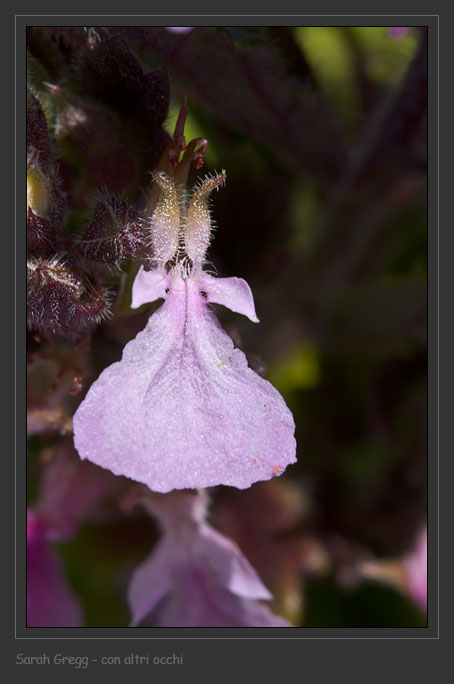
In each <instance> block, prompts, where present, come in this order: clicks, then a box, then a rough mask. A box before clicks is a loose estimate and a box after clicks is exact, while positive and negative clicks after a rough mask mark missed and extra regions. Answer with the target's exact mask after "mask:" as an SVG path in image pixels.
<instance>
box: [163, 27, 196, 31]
mask: <svg viewBox="0 0 454 684" xmlns="http://www.w3.org/2000/svg"><path fill="white" fill-rule="evenodd" d="M164 28H166V29H167V31H171V32H172V33H189V32H190V31H192V29H193V28H194V26H164Z"/></svg>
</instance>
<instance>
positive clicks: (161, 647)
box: [8, 5, 439, 676]
mask: <svg viewBox="0 0 454 684" xmlns="http://www.w3.org/2000/svg"><path fill="white" fill-rule="evenodd" d="M305 7H306V5H305ZM414 7H415V6H414V5H413V8H414ZM383 9H385V8H384V7H383ZM413 11H414V10H413ZM432 11H433V10H432ZM85 16H87V15H85ZM141 16H143V15H141ZM350 17H351V18H354V20H355V21H352V19H351V20H350V21H348V18H350ZM391 17H392V20H391ZM195 18H197V21H196V20H195ZM83 19H84V17H83V16H81V15H79V16H77V17H72V16H70V15H62V16H58V15H46V16H45V17H44V16H42V15H41V17H37V16H32V15H26V16H17V18H16V24H15V25H16V28H17V34H16V36H17V43H16V48H17V51H18V59H17V73H18V88H17V92H16V121H17V133H16V135H17V159H18V165H17V200H18V211H17V228H16V258H17V267H16V300H17V307H18V315H17V319H16V345H15V351H16V359H17V363H18V369H17V385H16V387H17V414H16V430H17V433H16V434H17V486H18V489H17V498H16V515H17V529H18V539H17V572H18V575H17V593H18V594H19V593H20V587H23V586H25V570H24V565H23V557H24V555H25V543H24V542H23V541H22V540H23V539H24V537H25V535H23V534H20V530H22V531H23V530H24V529H25V510H24V500H25V488H24V485H23V483H24V481H25V478H24V477H23V475H24V473H23V467H22V466H23V461H24V459H23V455H24V454H25V438H24V435H25V408H24V406H25V403H24V401H23V398H24V397H23V394H22V393H23V388H24V387H25V380H24V375H25V373H24V370H25V369H24V368H21V364H22V360H23V359H25V336H24V327H25V326H24V318H22V316H23V315H24V314H23V312H24V311H25V266H24V263H23V262H24V259H23V254H24V252H25V235H24V233H23V232H22V231H21V226H23V225H25V212H24V210H23V207H24V206H25V202H23V195H24V194H25V182H24V180H25V178H24V175H25V174H24V171H23V165H22V160H23V159H24V157H25V150H24V143H23V135H22V133H21V131H23V130H24V128H23V126H24V119H25V116H24V114H25V107H24V102H25V100H24V93H23V92H21V74H23V73H25V72H24V66H25V64H24V59H23V57H21V54H22V55H24V40H23V30H22V29H23V28H24V26H25V25H26V24H35V25H38V24H40V23H41V24H47V25H49V24H56V25H58V24H66V25H68V24H71V23H78V24H80V23H88V22H84V21H83ZM114 19H115V18H114V17H113V16H108V15H107V16H106V15H101V16H99V17H95V16H90V23H91V24H96V23H99V24H100V25H103V24H104V25H106V24H110V25H114V24H120V25H124V24H127V23H128V24H139V23H142V22H141V21H140V16H137V15H126V16H125V15H123V16H122V17H117V21H115V20H114ZM129 19H132V20H129ZM144 19H145V20H144V23H153V24H156V25H170V24H179V25H224V24H226V25H247V24H248V23H250V25H267V24H282V25H284V24H285V25H292V24H294V25H301V24H302V23H303V24H304V25H336V24H346V25H351V24H352V23H353V24H363V25H382V24H385V25H386V24H391V23H392V24H393V25H394V24H409V23H410V24H414V25H428V26H429V72H430V74H431V75H432V77H431V78H430V81H429V84H430V85H429V148H430V155H429V178H430V181H429V197H430V202H429V292H428V298H429V397H430V400H431V401H430V402H429V416H428V418H429V454H430V459H429V471H430V480H429V525H430V531H429V558H430V562H429V582H430V589H429V616H428V620H429V627H428V628H427V629H424V628H421V629H411V630H405V629H367V630H365V629H331V630H330V629H317V630H315V629H309V628H301V629H291V630H283V629H279V630H274V629H267V630H256V629H252V628H251V629H248V630H235V629H225V630H224V629H223V630H219V629H218V630H216V631H215V632H214V634H213V631H214V630H209V629H206V630H205V629H203V630H202V629H199V630H194V629H172V630H153V634H154V636H152V637H151V636H148V635H147V636H146V637H145V636H143V637H142V636H141V634H140V633H139V634H136V633H135V632H136V630H134V634H131V632H132V630H130V629H115V628H111V629H79V630H71V629H65V630H63V629H56V630H50V629H46V630H44V629H26V628H25V627H24V626H23V625H21V624H20V622H19V620H18V622H17V625H16V627H17V633H16V637H15V638H16V639H19V640H20V642H17V643H16V647H15V648H13V650H15V651H16V652H27V653H32V651H33V652H35V653H40V652H43V651H44V650H47V651H60V652H61V651H64V652H65V653H68V654H69V653H70V652H74V653H75V652H78V653H80V652H81V651H85V652H87V653H88V651H89V650H92V648H91V647H92V645H93V641H94V642H95V644H94V645H95V647H96V648H95V649H94V650H95V651H96V652H97V653H98V652H99V653H101V652H104V653H106V654H109V653H110V654H112V653H117V652H119V651H120V650H123V647H125V650H126V652H131V651H132V650H134V652H137V653H140V652H144V653H145V652H150V653H153V652H154V653H162V654H165V653H169V652H176V653H178V652H180V650H181V651H184V652H185V651H186V650H187V648H186V647H187V646H188V645H189V643H188V641H187V640H191V644H190V649H189V651H190V653H191V654H192V653H193V654H194V656H196V659H197V661H198V662H199V663H200V662H207V663H208V661H209V660H210V659H209V658H208V655H207V654H206V652H205V643H204V642H205V639H210V641H211V640H215V641H216V642H217V641H218V640H221V639H228V643H229V644H230V646H229V649H230V647H231V646H232V645H233V644H232V641H231V639H235V640H236V641H235V652H237V653H238V655H239V654H240V652H242V653H243V654H246V653H248V654H249V657H250V658H251V657H252V658H253V659H254V661H256V662H262V664H264V663H268V667H269V665H270V660H271V661H273V658H272V652H274V649H275V648H276V649H277V646H278V644H277V641H275V640H279V641H281V640H288V639H291V640H293V639H310V640H312V639H315V640H326V639H328V640H331V639H333V640H336V641H337V640H341V641H342V642H344V640H350V639H353V640H356V639H361V640H364V639H366V640H369V639H372V640H375V639H378V640H382V639H386V640H389V639H391V640H395V639H397V640H399V641H400V640H401V639H405V640H406V639H410V640H413V639H415V638H417V639H419V638H429V639H435V640H437V639H438V638H439V620H438V595H439V592H438V582H437V577H438V569H437V568H438V563H437V556H438V375H437V372H438V368H439V360H438V334H437V331H438V278H437V276H438V192H437V191H438V109H437V102H438V77H437V73H438V16H437V15H433V14H432V15H428V14H425V15H419V16H415V15H413V16H412V17H411V19H412V21H409V16H408V15H406V16H405V15H391V14H390V15H386V17H385V16H384V15H378V16H368V15H363V16H359V15H351V14H345V15H343V16H335V15H334V14H333V15H330V16H315V15H299V16H298V15H294V16H290V15H285V16H281V17H279V16H277V15H271V14H270V15H267V16H250V17H247V16H238V15H236V16H232V15H230V16H228V17H225V18H224V17H222V16H211V17H210V16H207V15H196V17H194V15H192V16H191V17H189V16H178V17H176V16H174V17H164V16H162V15H160V16H153V17H152V16H149V15H148V16H146V15H145V17H144ZM385 19H388V21H385ZM21 31H22V35H21ZM22 83H23V81H22ZM19 200H20V201H19ZM22 366H23V364H22ZM13 548H14V546H13ZM21 560H22V566H21ZM11 586H12V584H11ZM11 596H12V592H11ZM21 600H22V603H23V601H24V600H25V597H24V595H22V597H18V603H17V607H18V609H19V610H18V613H19V612H22V614H24V611H20V608H21V607H22V608H23V607H24V604H23V605H22V606H21V605H20V602H21ZM8 615H13V613H12V612H9V611H8ZM13 621H14V618H13ZM11 626H12V625H11V623H10V624H9V625H8V627H9V629H8V640H9V639H10V638H11V637H12V635H11ZM158 632H159V635H158ZM194 632H196V634H194ZM301 632H303V633H302V634H301ZM82 634H83V636H82ZM13 638H14V637H13ZM270 638H271V639H273V646H272V647H271V645H270V648H267V647H265V648H263V646H262V645H261V644H260V642H261V641H262V640H263V639H270ZM23 639H26V640H27V641H22V640H23ZM42 639H45V640H46V641H45V642H42V641H41V640H42ZM62 639H63V640H65V641H64V642H62V641H60V640H62ZM68 639H69V640H71V641H69V642H68V641H67V640H68ZM73 639H76V640H77V641H76V642H74V641H72V640H73ZM181 639H184V641H180V640H181ZM29 640H33V641H29ZM35 640H38V641H36V642H35ZM54 640H56V641H55V643H54V644H52V647H51V643H52V642H53V641H54ZM79 640H83V641H82V644H83V648H82V644H81V642H80V641H79ZM88 640H90V641H92V644H90V648H89V642H88ZM98 640H108V642H109V641H111V640H115V641H114V644H108V643H106V642H105V641H98ZM131 640H133V641H131ZM150 640H151V641H152V642H153V644H150ZM154 640H157V643H156V644H154ZM199 640H200V641H199ZM238 640H240V641H241V642H242V643H241V644H240V641H238ZM96 644H97V645H96ZM104 645H105V647H104ZM313 645H314V646H315V643H314V644H313ZM407 645H408V644H406V643H403V644H402V647H401V653H403V652H407V657H408V649H407ZM212 646H214V644H210V649H209V650H210V651H211V650H212ZM237 647H238V648H237ZM284 647H285V650H284ZM301 648H302V649H303V645H301ZM350 648H352V650H351V651H350ZM353 648H355V649H356V646H353V645H352V644H350V643H348V642H347V643H346V644H345V654H346V655H347V654H349V655H350V657H352V658H355V659H356V658H357V655H355V651H353ZM214 650H216V649H214ZM278 650H279V651H281V653H284V652H287V656H288V655H289V654H290V651H289V648H288V641H286V643H284V644H282V645H280V646H279V649H278ZM311 650H312V645H311ZM317 650H318V649H317ZM292 652H293V653H294V652H295V651H294V649H292ZM196 654H197V655H196ZM307 655H308V654H307V648H304V651H303V650H302V651H301V662H300V667H301V668H302V673H304V659H305V658H306V657H307ZM94 657H95V656H94ZM281 657H282V656H281ZM284 657H285V656H284ZM410 657H412V656H410ZM200 659H201V660H200ZM191 660H192V658H191ZM279 660H280V659H279ZM280 662H281V663H282V660H280ZM226 664H227V665H228V663H226V662H225V659H224V660H223V666H224V665H226ZM375 667H376V668H377V669H376V672H377V674H378V671H379V670H380V669H382V668H381V665H380V664H379V663H376V664H374V668H375ZM185 669H186V668H185ZM272 670H273V668H271V669H269V670H268V671H269V672H270V674H271V672H272ZM35 672H36V670H35V669H34V670H33V676H34V674H35ZM104 672H108V670H107V671H106V670H104ZM133 672H134V673H135V676H136V673H138V671H137V669H134V670H133ZM155 672H156V671H153V673H155ZM279 673H280V674H281V675H282V670H281V669H279V668H277V672H276V674H279ZM30 674H32V673H30ZM257 674H258V673H257ZM421 674H422V670H421Z"/></svg>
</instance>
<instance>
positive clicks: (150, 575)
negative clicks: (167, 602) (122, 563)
mask: <svg viewBox="0 0 454 684" xmlns="http://www.w3.org/2000/svg"><path fill="white" fill-rule="evenodd" d="M168 546H169V545H168V543H166V541H160V542H158V544H157V545H156V548H155V549H153V553H152V554H151V555H150V556H148V558H146V560H145V561H144V562H143V563H142V564H141V565H140V566H139V567H138V568H137V570H136V571H135V572H134V575H133V577H132V580H131V582H130V585H129V589H128V603H129V606H130V608H131V612H132V622H131V627H135V626H136V625H138V624H139V622H141V621H142V620H143V619H144V618H145V617H146V616H147V615H148V614H149V613H151V612H152V611H153V610H154V609H155V608H156V606H157V605H158V604H159V602H160V601H161V599H163V598H164V596H166V595H167V594H168V593H169V592H170V591H171V590H172V586H173V581H172V566H171V554H170V552H169V548H168Z"/></svg>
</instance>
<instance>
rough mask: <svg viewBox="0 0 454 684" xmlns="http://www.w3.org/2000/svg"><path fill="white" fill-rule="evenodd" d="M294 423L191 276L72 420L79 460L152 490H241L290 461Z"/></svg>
mask: <svg viewBox="0 0 454 684" xmlns="http://www.w3.org/2000/svg"><path fill="white" fill-rule="evenodd" d="M294 429H295V425H294V421H293V416H292V414H291V412H290V411H289V409H288V408H287V406H286V405H285V402H284V400H283V399H282V397H281V395H280V394H279V392H278V391H277V390H276V389H275V388H274V387H273V386H272V385H271V384H270V383H269V382H267V381H266V380H264V379H263V378H261V377H260V376H259V375H257V374H256V373H255V372H254V371H253V370H251V369H250V368H248V365H247V360H246V357H245V355H244V354H243V352H242V351H241V350H239V349H234V346H233V343H232V341H231V339H230V337H229V336H228V335H227V333H226V332H225V331H224V330H223V329H222V327H221V326H220V324H219V322H218V320H217V319H216V317H215V316H214V314H213V313H212V312H211V311H209V309H208V307H207V305H206V302H205V300H204V298H203V297H202V295H201V293H200V285H199V282H198V280H197V279H193V278H186V279H183V278H180V277H174V278H173V280H172V284H171V289H170V291H169V293H168V295H167V299H166V301H165V302H164V304H163V305H162V306H161V307H160V308H159V309H158V310H157V311H156V312H155V313H154V314H153V315H152V316H151V318H150V320H149V322H148V324H147V326H146V328H145V329H144V330H143V331H142V332H141V333H139V334H138V335H137V337H136V338H135V339H134V340H132V341H131V342H129V344H127V345H126V347H125V349H124V351H123V358H122V360H121V361H120V362H118V363H114V364H112V365H111V366H109V367H108V368H107V369H106V370H105V371H104V372H103V373H102V374H101V376H100V377H99V379H98V380H97V381H96V382H95V383H93V385H92V387H91V388H90V390H89V392H88V394H87V396H86V398H85V400H84V401H83V402H82V404H81V405H80V406H79V408H78V410H77V412H76V414H75V416H74V442H75V445H76V448H77V450H78V451H79V454H80V456H81V458H89V459H90V460H91V461H93V462H94V463H97V464H98V465H100V466H102V467H103V468H108V469H110V470H111V471H112V472H114V473H115V474H117V475H125V476H127V477H129V478H131V479H133V480H137V481H139V482H143V483H144V484H146V485H148V487H149V488H150V489H152V490H154V491H158V492H168V491H171V490H172V489H185V488H204V487H210V486H215V485H219V484H224V485H231V486H234V487H238V488H240V489H244V488H247V487H249V486H250V485H251V484H252V483H253V482H256V481H258V480H268V479H270V478H272V477H273V476H275V475H278V474H279V475H280V474H281V473H282V472H283V471H284V470H285V468H286V467H287V465H289V464H290V463H294V462H295V460H296V458H295V451H296V443H295V439H294V437H293V434H294Z"/></svg>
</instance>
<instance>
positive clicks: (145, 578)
mask: <svg viewBox="0 0 454 684" xmlns="http://www.w3.org/2000/svg"><path fill="white" fill-rule="evenodd" d="M144 503H145V506H146V507H147V508H149V510H150V511H151V512H152V513H153V515H155V516H157V517H158V519H159V520H160V522H161V524H162V527H163V533H162V536H161V539H160V540H159V542H158V543H157V545H156V546H155V548H154V549H153V551H152V552H151V555H150V556H149V557H148V558H146V560H145V561H144V562H143V563H142V564H141V565H140V566H139V567H138V568H137V569H136V571H135V572H134V574H133V576H132V580H131V583H130V585H129V589H128V600H129V605H130V608H131V613H132V626H136V625H138V624H140V623H142V624H143V625H144V626H149V627H293V625H292V624H291V623H289V622H287V620H285V619H284V618H282V617H280V616H279V615H275V614H274V613H272V612H271V610H270V609H269V608H268V606H267V605H265V604H263V603H261V601H270V600H271V599H272V595H271V594H270V592H269V591H268V589H267V588H266V587H265V586H264V584H263V583H262V581H261V579H260V577H259V576H258V575H257V573H256V571H255V570H254V568H253V567H252V566H251V565H250V564H249V562H248V561H247V559H246V558H245V557H244V556H243V554H242V553H241V551H240V549H239V548H238V547H237V545H236V544H234V543H233V542H232V541H231V540H230V539H227V537H224V535H222V534H220V533H219V532H218V531H217V530H215V529H214V528H213V527H211V526H210V525H209V524H208V523H207V522H206V520H205V515H206V506H207V498H206V494H205V493H204V492H197V493H196V492H174V493H173V494H170V495H169V496H162V495H161V494H151V495H150V494H149V495H148V497H147V498H146V499H145V500H144Z"/></svg>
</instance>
